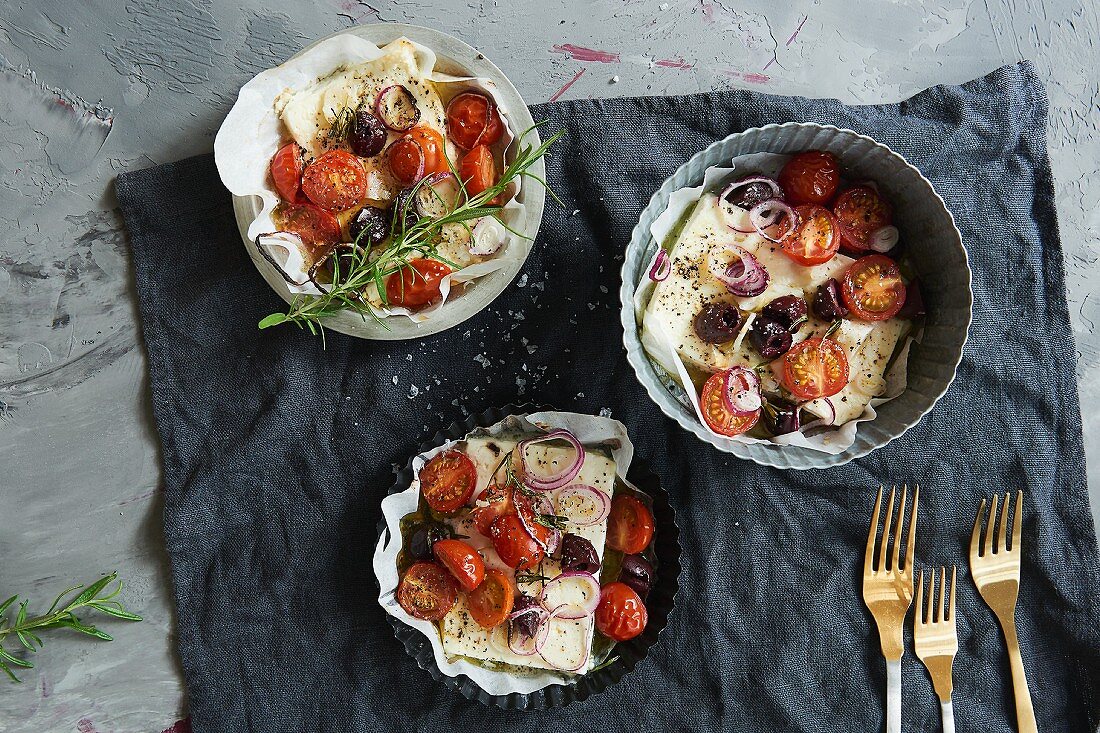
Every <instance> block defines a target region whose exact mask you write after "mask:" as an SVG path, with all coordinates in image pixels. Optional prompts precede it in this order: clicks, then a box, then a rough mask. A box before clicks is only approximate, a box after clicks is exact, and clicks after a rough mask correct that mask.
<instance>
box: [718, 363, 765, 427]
mask: <svg viewBox="0 0 1100 733" xmlns="http://www.w3.org/2000/svg"><path fill="white" fill-rule="evenodd" d="M748 375H752V376H748ZM724 386H725V388H724V389H723V390H722V398H723V401H724V402H725V403H726V409H728V410H729V411H730V412H732V413H733V414H734V415H737V416H738V417H745V416H746V415H751V414H753V413H754V412H756V411H757V410H759V409H760V406H761V404H762V400H761V399H760V378H759V377H758V376H757V375H756V372H754V371H753V370H752V369H746V368H745V367H733V368H731V369H730V370H728V371H727V372H726V379H725V385H724Z"/></svg>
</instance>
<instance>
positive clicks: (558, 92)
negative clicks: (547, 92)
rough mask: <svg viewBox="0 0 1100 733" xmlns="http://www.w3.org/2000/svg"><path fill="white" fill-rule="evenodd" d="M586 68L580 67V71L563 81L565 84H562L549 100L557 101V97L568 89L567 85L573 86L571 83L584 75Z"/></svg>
mask: <svg viewBox="0 0 1100 733" xmlns="http://www.w3.org/2000/svg"><path fill="white" fill-rule="evenodd" d="M587 70H588V69H587V68H585V69H581V70H580V71H578V72H577V73H576V75H575V76H574V77H573V78H572V79H570V80H569V81H567V82H566V83H565V86H563V87H562V88H561V89H559V90H558V91H556V92H554V96H552V97H550V101H551V102H556V101H558V98H559V97H561V95H563V94H565V92H566V90H567V89H569V87H571V86H573V84H575V83H576V81H577V79H580V78H581V77H582V76H584V72H585V71H587Z"/></svg>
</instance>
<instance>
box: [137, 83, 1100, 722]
mask: <svg viewBox="0 0 1100 733" xmlns="http://www.w3.org/2000/svg"><path fill="white" fill-rule="evenodd" d="M534 116H535V118H536V119H545V120H547V124H546V125H545V127H544V128H543V129H544V130H545V131H547V132H549V131H552V130H556V129H559V128H564V129H565V130H566V131H567V137H566V138H565V139H564V140H563V141H561V142H560V143H559V144H558V145H557V146H556V148H555V150H554V151H553V154H552V156H551V157H550V159H549V161H548V167H549V182H550V184H551V185H552V186H553V188H554V190H555V191H557V193H558V194H559V196H561V198H562V199H563V200H564V201H565V204H566V205H565V207H564V208H562V207H560V206H558V205H556V204H554V203H553V202H552V201H548V207H547V212H546V218H545V221H544V222H543V225H542V229H541V232H540V234H539V238H538V241H537V243H536V245H535V247H534V252H533V253H532V255H531V257H530V260H529V261H528V262H527V264H526V266H525V267H524V270H523V273H522V275H521V276H520V278H519V279H518V281H517V282H516V283H514V284H513V285H512V286H510V287H509V288H508V289H507V290H506V291H505V293H504V294H503V295H502V296H501V297H500V298H499V299H498V300H497V301H496V302H495V303H494V304H493V305H492V306H491V307H490V308H489V309H487V310H486V311H484V312H482V313H481V314H480V315H478V316H476V317H475V318H472V319H471V320H469V321H468V322H466V323H464V324H461V325H459V326H457V327H455V328H453V329H451V330H449V331H447V332H444V333H441V334H437V335H435V336H431V337H428V338H424V339H421V340H418V341H410V342H381V341H379V342H369V341H360V340H355V339H352V338H348V337H345V336H342V335H340V334H336V333H330V334H329V335H328V344H327V348H324V347H322V343H321V340H320V339H319V338H315V337H311V336H310V335H309V334H308V333H306V332H303V331H299V330H298V329H295V328H293V327H280V328H278V329H276V330H268V331H263V332H261V331H259V330H257V328H256V323H257V321H259V320H260V318H262V317H263V316H265V315H267V314H268V313H270V312H272V311H274V310H277V309H281V308H283V303H282V302H281V301H280V300H279V299H278V297H277V296H276V295H275V294H274V293H273V292H271V291H270V289H269V288H268V287H267V285H266V284H265V283H264V281H263V280H262V279H261V277H260V275H259V274H258V273H257V272H256V270H255V268H254V267H253V265H252V263H251V262H250V260H249V258H248V256H247V254H246V252H245V249H244V247H243V246H242V243H241V241H240V238H239V235H238V233H237V227H236V225H235V223H234V219H233V213H232V208H231V205H230V196H229V194H228V193H227V192H226V191H225V189H224V188H223V187H222V186H221V185H220V183H219V180H218V176H217V173H216V171H215V168H214V164H213V160H212V158H211V157H210V156H203V157H198V158H192V159H189V160H184V161H180V162H178V163H173V164H169V165H162V166H158V167H155V168H150V169H147V170H141V171H136V172H133V173H127V174H123V175H120V176H119V178H118V184H117V188H118V197H119V200H120V202H121V205H122V210H123V212H124V214H125V218H126V223H127V226H128V228H129V233H130V238H131V243H132V246H133V256H134V265H135V272H136V278H137V290H138V295H139V297H140V307H141V315H142V321H143V328H144V336H145V342H146V345H147V347H148V355H149V369H150V375H151V385H152V394H153V405H154V409H155V414H156V422H157V428H158V430H159V432H160V437H161V444H162V446H163V458H164V480H165V491H166V500H165V513H164V532H165V541H166V543H167V547H168V552H169V555H170V557H171V564H172V580H173V585H174V589H175V596H176V601H177V608H178V634H179V652H180V656H181V659H182V663H183V670H184V674H185V677H186V682H187V690H188V702H189V705H190V707H191V712H192V716H193V724H194V730H195V731H199V732H202V733H207V732H208V731H252V732H254V733H275V732H276V731H293V732H294V733H303V732H304V731H325V732H335V731H340V732H342V731H398V730H423V731H438V730H459V731H464V730H465V731H469V730H476V731H484V732H485V733H490V732H491V731H539V732H540V733H549V732H551V731H562V732H566V733H576V731H587V730H605V731H639V732H640V731H688V730H690V731H707V730H732V729H745V730H767V731H837V730H876V729H879V730H880V729H882V727H883V725H884V724H883V718H884V688H885V667H884V663H883V660H882V657H881V655H880V652H879V642H878V637H877V634H876V631H875V627H874V626H873V622H872V619H871V616H870V614H869V612H868V611H867V609H866V607H865V606H864V604H863V601H862V600H861V597H860V583H861V569H862V556H863V547H864V542H865V538H866V534H867V524H868V518H869V514H870V510H871V505H872V502H873V495H874V491H875V489H877V487H878V486H879V485H880V484H882V483H885V484H887V485H889V484H892V483H899V484H900V483H901V482H909V483H910V484H912V483H919V484H920V485H921V516H920V526H919V537H918V540H917V550H916V555H917V562H918V566H931V565H940V564H947V565H952V564H954V565H958V566H959V572H960V577H959V585H958V633H959V646H960V649H959V654H958V657H957V658H956V661H955V695H954V702H955V715H956V719H957V721H958V726H959V728H960V730H981V731H986V732H988V733H998V732H1000V731H1012V730H1015V714H1014V708H1013V702H1012V692H1011V690H1012V688H1011V683H1010V677H1009V666H1008V659H1007V656H1006V653H1005V647H1004V643H1003V641H1002V639H1001V636H1000V630H999V627H998V626H997V622H996V620H995V618H994V616H993V614H992V612H991V611H990V610H989V609H988V608H987V607H986V606H985V605H984V603H983V602H982V600H981V599H980V598H979V596H978V594H977V592H976V590H975V588H974V586H973V583H972V582H971V579H970V577H969V574H968V570H967V559H966V558H967V555H966V552H967V544H968V539H969V534H970V529H971V525H972V522H973V519H974V513H975V509H976V507H977V506H978V504H979V503H980V501H981V498H982V497H983V496H987V495H991V494H992V493H993V492H998V491H1001V492H1003V491H1005V490H1009V489H1012V490H1014V489H1017V488H1022V489H1024V490H1025V492H1026V497H1027V499H1026V501H1027V508H1026V518H1025V521H1024V530H1023V579H1022V580H1023V582H1022V585H1023V587H1022V590H1021V593H1020V602H1019V607H1018V608H1017V611H1016V618H1017V622H1018V625H1019V633H1020V639H1021V646H1022V647H1023V655H1024V660H1025V662H1024V663H1025V665H1026V668H1027V672H1028V677H1029V681H1030V683H1031V690H1032V695H1033V698H1034V701H1035V710H1036V716H1037V718H1038V723H1039V729H1040V730H1043V731H1059V730H1073V731H1083V730H1094V729H1095V728H1096V725H1097V720H1098V717H1100V571H1098V560H1097V545H1096V537H1095V531H1094V528H1093V522H1092V519H1091V517H1090V513H1089V508H1088V500H1087V496H1086V483H1085V463H1084V455H1083V452H1082V440H1081V417H1080V412H1079V407H1078V399H1077V390H1076V382H1075V379H1074V345H1073V340H1072V336H1071V332H1070V324H1069V318H1068V315H1067V311H1066V295H1065V288H1064V282H1063V268H1062V250H1061V246H1060V244H1059V239H1058V224H1057V220H1056V217H1055V210H1054V192H1053V188H1052V181H1051V172H1050V164H1049V160H1048V158H1047V153H1046V146H1045V134H1046V119H1047V100H1046V96H1045V93H1044V90H1043V88H1042V85H1041V83H1040V82H1039V81H1038V80H1037V79H1036V76H1035V73H1034V71H1033V69H1032V68H1031V66H1030V65H1029V64H1028V63H1022V64H1019V65H1013V66H1007V67H1004V68H1002V69H999V70H997V71H994V72H992V73H990V74H989V75H988V76H985V77H983V78H981V79H977V80H975V81H973V82H970V83H968V84H964V85H961V86H938V87H934V88H932V89H929V90H927V91H924V92H922V93H920V94H918V95H916V96H915V97H913V98H911V99H909V100H906V101H904V102H902V103H900V104H887V105H876V106H867V107H853V106H846V105H843V104H840V103H839V102H837V101H834V100H812V99H802V98H793V97H777V96H768V95H764V94H757V93H753V92H747V91H726V92H716V93H710V94H697V95H690V96H683V97H664V98H641V99H615V100H580V101H571V102H558V103H552V104H545V105H539V106H537V107H536V108H535V109H534ZM788 120H797V121H803V120H804V121H811V122H818V123H828V124H833V125H837V126H841V127H848V128H851V129H853V130H856V131H857V132H860V133H864V134H867V135H870V136H872V137H874V138H876V139H878V140H880V141H882V142H884V143H886V144H887V145H889V146H890V147H892V148H893V149H894V150H897V151H898V152H900V153H902V154H903V155H904V156H906V157H907V158H908V159H909V160H910V161H911V162H912V163H913V164H915V165H916V166H917V167H918V168H920V170H921V171H922V172H923V173H924V174H925V175H926V176H927V177H928V178H929V179H930V180H931V181H932V182H933V183H934V184H935V185H936V188H937V189H938V190H939V192H940V193H941V194H942V195H943V197H944V199H945V200H946V201H947V204H948V206H949V207H950V209H951V210H952V211H953V212H954V214H955V216H956V217H957V219H958V222H959V226H960V228H961V229H962V232H963V241H964V243H965V244H966V247H967V249H968V252H969V255H970V261H971V263H972V265H973V269H974V295H975V304H974V323H973V327H972V328H971V331H970V341H969V343H968V344H967V346H966V351H965V355H964V358H963V361H962V364H961V366H960V368H959V372H958V377H957V378H956V380H955V383H954V385H953V386H952V387H951V389H950V391H949V392H948V393H947V395H946V396H945V397H944V398H943V399H942V400H941V401H940V403H939V404H938V405H937V406H936V408H935V409H934V410H933V411H932V413H931V414H930V415H928V416H927V417H925V418H924V419H923V420H922V421H921V422H920V424H919V425H917V426H916V427H915V428H913V429H912V430H910V431H909V432H907V433H906V434H905V435H904V436H903V437H902V438H900V439H898V440H895V441H894V442H893V443H891V444H890V445H888V446H886V447H885V448H882V449H880V450H877V451H875V452H874V453H872V454H871V455H870V456H867V457H866V458H862V459H860V460H857V461H855V462H853V463H850V464H848V465H846V466H843V467H837V468H831V469H827V470H815V471H806V472H794V471H789V472H782V471H779V470H776V469H769V468H763V467H760V466H757V465H754V464H752V463H749V462H746V461H741V460H738V459H735V458H732V457H730V456H727V455H725V454H722V453H719V452H717V451H716V450H714V449H712V448H711V447H710V446H708V445H705V444H703V443H701V442H700V441H698V440H697V439H696V438H694V437H693V436H691V435H689V434H687V433H686V432H684V431H683V430H681V429H680V428H679V427H678V426H677V425H676V424H675V423H674V422H672V421H671V420H669V419H667V418H666V417H664V416H663V415H662V414H661V413H660V412H659V410H658V409H657V407H656V406H655V405H654V404H653V403H652V402H651V401H650V400H649V399H648V398H647V397H646V395H645V393H644V391H643V390H642V388H641V386H640V385H639V384H638V382H637V380H636V379H635V378H634V375H633V373H632V371H631V369H630V368H629V367H628V365H627V363H626V360H625V357H624V352H623V347H622V329H621V327H620V324H619V308H620V305H619V302H618V296H617V293H618V290H619V284H620V283H619V268H620V266H621V262H622V254H623V248H624V247H625V245H626V243H627V241H628V240H629V236H630V231H631V228H632V227H633V226H634V224H635V222H636V221H637V219H638V216H639V213H640V211H641V209H642V207H643V206H645V204H646V203H647V202H648V201H649V198H650V195H651V194H652V192H653V191H654V190H655V189H657V188H658V187H659V186H660V184H661V183H662V182H663V181H664V179H665V178H666V177H667V176H669V175H670V174H671V173H672V172H673V171H674V170H675V169H676V167H677V166H679V165H680V164H681V163H683V162H684V161H685V160H687V159H688V158H689V157H690V156H691V155H692V154H693V153H695V152H696V151H698V150H700V149H702V148H703V147H705V146H706V145H707V144H709V143H711V142H713V141H715V140H717V139H720V138H722V137H724V136H726V135H728V134H729V133H732V132H737V131H739V130H744V129H746V128H749V127H753V126H758V125H763V124H766V123H770V122H785V121H788ZM574 209H577V212H576V213H573V210H574ZM483 355H484V357H485V358H486V359H487V361H486V360H484V359H482V358H481V357H482V356H483ZM524 399H528V400H532V401H538V402H544V403H551V404H554V405H556V406H558V407H560V408H562V409H570V410H578V411H589V412H596V411H599V410H600V409H601V408H604V407H607V408H610V409H611V411H612V413H613V414H614V416H615V417H617V418H619V419H620V420H622V421H623V422H625V423H626V425H627V426H628V428H629V429H630V431H631V436H632V438H633V440H634V443H635V446H636V447H637V450H638V452H639V454H641V455H643V456H645V457H646V458H647V459H648V460H649V461H650V462H651V463H652V464H653V466H654V468H655V469H656V470H657V472H658V473H659V474H660V475H661V477H662V478H663V481H664V482H665V484H666V485H667V487H668V490H669V493H670V494H671V497H672V501H673V503H674V505H675V507H676V509H677V511H678V516H679V524H680V528H681V538H682V541H683V557H682V562H683V565H684V570H683V573H682V575H681V577H680V594H679V596H678V605H677V608H676V611H675V612H674V614H673V615H672V617H671V619H670V621H669V625H668V627H667V629H666V631H665V633H664V635H663V637H662V640H661V642H660V643H659V644H658V645H657V646H656V647H655V648H654V649H653V650H652V651H651V653H650V655H649V657H648V658H647V659H646V660H645V661H644V662H642V663H641V664H639V666H638V668H637V669H635V670H634V672H633V673H632V674H630V675H629V676H628V677H627V678H625V679H624V680H623V681H622V682H621V683H620V684H618V685H616V686H615V687H612V688H610V689H608V690H606V691H604V692H603V693H601V694H599V695H597V696H594V697H593V698H591V699H589V700H588V701H586V702H584V703H578V704H574V705H572V706H570V707H568V708H565V709H556V710H550V711H545V712H528V713H516V712H509V713H506V712H502V711H501V710H498V709H496V708H490V707H484V706H482V705H480V704H478V703H476V702H471V701H469V700H466V699H465V698H463V697H461V696H460V695H459V694H457V693H456V692H455V691H453V690H451V689H449V688H447V687H445V686H444V685H443V684H440V683H437V682H434V681H433V680H432V679H431V677H430V676H429V675H428V674H427V672H424V671H423V670H421V669H419V668H418V667H417V666H416V664H415V663H414V662H413V660H412V659H411V658H409V657H408V656H407V655H406V653H405V651H404V649H403V648H402V646H401V644H400V643H398V642H397V640H396V639H395V638H394V635H393V631H392V629H391V627H390V624H389V623H388V622H387V621H386V619H385V617H384V615H383V611H382V609H381V607H380V606H379V605H378V602H377V590H376V586H375V582H374V578H373V576H372V571H371V563H370V561H371V555H372V552H373V548H374V543H375V540H376V529H375V527H376V524H377V522H378V519H379V517H380V511H379V501H380V500H381V498H382V497H383V495H384V494H385V492H386V489H387V488H388V487H389V486H390V484H391V478H392V471H393V466H394V465H395V464H404V463H405V461H406V460H407V459H408V457H409V456H410V454H411V453H413V452H414V451H415V449H416V447H417V446H418V445H419V443H420V441H421V440H423V439H424V438H426V437H428V436H430V435H431V434H433V433H434V432H435V431H436V430H437V429H438V428H440V427H442V426H445V425H447V424H449V423H450V422H451V421H452V420H454V419H456V418H461V417H462V416H464V415H466V414H468V413H473V412H480V411H482V410H483V409H485V408H486V407H489V406H500V405H504V404H506V403H508V402H514V401H520V400H524ZM906 634H907V639H908V641H907V649H908V651H907V654H906V656H905V658H904V661H903V693H904V696H903V715H904V722H903V727H904V729H906V730H938V729H939V719H938V718H939V707H938V705H937V704H936V700H935V698H934V696H933V694H932V688H931V684H930V681H929V679H928V677H927V675H926V673H925V671H924V669H923V667H922V665H921V664H920V662H919V661H918V660H917V658H916V657H915V656H914V655H913V652H912V642H911V637H910V636H909V634H910V632H909V631H908V630H907V632H906Z"/></svg>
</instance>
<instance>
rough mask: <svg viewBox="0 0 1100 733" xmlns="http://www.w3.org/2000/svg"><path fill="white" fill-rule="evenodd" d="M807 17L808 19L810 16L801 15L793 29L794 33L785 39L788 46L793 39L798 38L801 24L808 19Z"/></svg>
mask: <svg viewBox="0 0 1100 733" xmlns="http://www.w3.org/2000/svg"><path fill="white" fill-rule="evenodd" d="M809 19H810V16H808V15H803V16H802V22H801V23H799V24H798V27H797V28H795V29H794V33H792V34H791V37H790V38H788V39H787V45H788V46H789V45H791V44H792V43H794V39H796V38H798V32H799V31H801V30H802V26H804V25H806V21H807V20H809Z"/></svg>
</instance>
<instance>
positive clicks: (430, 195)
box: [413, 143, 462, 218]
mask: <svg viewBox="0 0 1100 733" xmlns="http://www.w3.org/2000/svg"><path fill="white" fill-rule="evenodd" d="M419 144H420V143H417V145H419ZM421 150H423V148H421ZM447 180H450V182H451V185H453V186H454V194H455V196H454V200H453V201H452V202H450V203H448V202H447V201H446V196H445V195H444V194H442V193H440V192H439V191H436V190H435V186H437V185H439V184H441V183H443V182H444V181H447ZM461 190H462V189H461V188H459V185H458V179H457V178H455V174H454V173H451V172H450V171H441V172H439V173H433V174H431V175H430V176H428V177H427V178H425V179H423V181H421V183H420V185H419V186H418V187H417V189H416V196H415V197H414V198H413V204H414V208H415V209H416V213H418V214H420V216H428V217H433V218H439V217H441V216H445V215H446V214H448V213H450V211H451V208H452V207H453V205H454V204H455V203H457V201H458V193H459V192H460V191H461ZM440 199H443V200H442V201H441V200H440Z"/></svg>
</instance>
